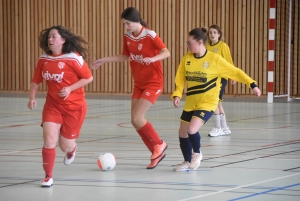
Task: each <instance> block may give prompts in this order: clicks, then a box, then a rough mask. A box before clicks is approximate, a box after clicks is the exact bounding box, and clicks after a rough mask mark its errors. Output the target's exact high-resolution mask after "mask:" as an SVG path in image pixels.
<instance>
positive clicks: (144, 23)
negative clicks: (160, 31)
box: [140, 18, 148, 27]
mask: <svg viewBox="0 0 300 201" xmlns="http://www.w3.org/2000/svg"><path fill="white" fill-rule="evenodd" d="M140 23H141V25H143V26H144V27H148V24H147V23H146V22H145V21H144V20H143V19H142V18H140Z"/></svg>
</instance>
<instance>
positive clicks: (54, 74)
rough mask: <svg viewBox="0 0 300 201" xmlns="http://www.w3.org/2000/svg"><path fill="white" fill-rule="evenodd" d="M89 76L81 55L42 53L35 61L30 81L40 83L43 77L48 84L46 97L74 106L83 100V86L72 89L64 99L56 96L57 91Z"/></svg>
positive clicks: (80, 103) (89, 72)
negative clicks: (35, 64)
mask: <svg viewBox="0 0 300 201" xmlns="http://www.w3.org/2000/svg"><path fill="white" fill-rule="evenodd" d="M91 76H92V74H91V71H90V69H89V68H88V65H87V64H86V62H85V61H84V60H83V58H82V56H80V55H78V54H76V53H67V54H62V55H59V56H53V55H48V54H43V55H42V56H41V57H40V58H39V60H38V62H37V66H36V69H35V72H34V76H33V79H32V82H34V83H36V84H40V83H41V82H42V81H43V79H45V80H46V82H47V86H48V93H47V99H48V98H50V99H51V100H52V101H54V102H55V103H57V104H63V105H74V106H75V105H82V104H84V102H85V100H84V96H85V93H84V88H83V87H81V88H79V89H77V90H74V91H72V92H71V93H70V95H69V96H68V97H67V99H66V100H64V97H59V96H58V93H59V91H60V90H61V89H62V88H63V87H67V86H70V85H72V84H74V83H76V82H77V81H78V80H80V79H82V78H83V79H88V78H90V77H91Z"/></svg>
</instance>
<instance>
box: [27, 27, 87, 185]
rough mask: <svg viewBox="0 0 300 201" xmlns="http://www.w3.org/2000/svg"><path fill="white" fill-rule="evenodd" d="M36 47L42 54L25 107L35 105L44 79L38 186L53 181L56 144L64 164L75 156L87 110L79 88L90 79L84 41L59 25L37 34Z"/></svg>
mask: <svg viewBox="0 0 300 201" xmlns="http://www.w3.org/2000/svg"><path fill="white" fill-rule="evenodd" d="M39 40H40V48H42V49H43V50H44V51H45V53H46V54H43V55H42V56H41V57H40V58H39V60H38V62H37V66H36V68H35V72H34V76H33V79H32V82H31V86H30V95H29V101H28V108H29V109H31V110H32V109H33V108H34V107H36V104H37V101H36V99H35V97H36V93H37V91H38V87H39V84H40V83H41V82H42V81H43V79H45V80H46V83H47V86H48V93H47V96H46V102H45V105H44V108H43V115H42V116H43V117H42V127H43V138H44V145H43V149H42V157H43V168H44V171H45V179H44V180H43V181H42V184H41V186H42V187H50V186H52V184H53V179H52V172H53V167H54V162H55V157H56V150H55V147H56V143H57V142H58V145H59V147H60V149H61V150H62V151H63V152H66V156H65V158H64V164H65V165H69V164H71V163H72V161H73V160H74V158H75V152H76V148H77V144H76V142H75V141H76V139H77V138H78V137H79V133H80V129H81V126H82V124H83V121H84V118H85V116H86V112H87V105H86V101H85V93H84V89H83V87H84V86H85V85H87V84H88V83H90V82H91V81H92V80H93V77H92V74H91V72H90V69H89V68H88V66H87V64H86V62H85V61H84V60H83V59H84V58H85V57H86V56H87V49H86V48H84V47H83V45H84V44H87V42H86V41H85V40H84V39H83V38H82V37H80V36H76V35H74V34H73V33H72V32H70V31H69V30H67V29H66V28H64V27H62V26H53V27H51V28H47V29H44V30H43V31H41V33H40V38H39Z"/></svg>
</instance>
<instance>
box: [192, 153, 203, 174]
mask: <svg viewBox="0 0 300 201" xmlns="http://www.w3.org/2000/svg"><path fill="white" fill-rule="evenodd" d="M201 160H202V152H200V153H193V155H192V160H191V164H190V166H189V169H190V170H196V169H197V168H198V167H199V166H200V163H201Z"/></svg>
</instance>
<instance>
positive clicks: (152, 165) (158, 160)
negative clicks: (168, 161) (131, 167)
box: [147, 153, 166, 169]
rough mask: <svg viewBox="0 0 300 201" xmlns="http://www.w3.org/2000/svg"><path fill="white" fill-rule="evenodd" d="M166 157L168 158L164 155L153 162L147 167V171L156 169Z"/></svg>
mask: <svg viewBox="0 0 300 201" xmlns="http://www.w3.org/2000/svg"><path fill="white" fill-rule="evenodd" d="M165 156H166V154H164V153H163V154H162V155H160V156H159V157H158V158H157V159H154V160H151V163H150V164H149V165H148V166H147V169H153V168H155V167H156V166H157V165H158V163H159V162H160V161H162V159H164V158H165Z"/></svg>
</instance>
